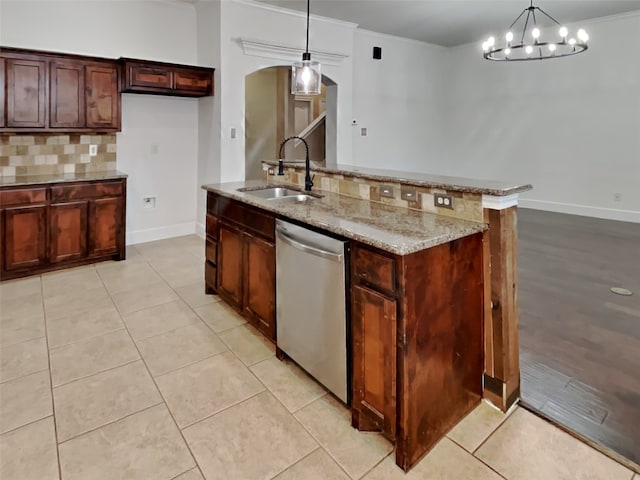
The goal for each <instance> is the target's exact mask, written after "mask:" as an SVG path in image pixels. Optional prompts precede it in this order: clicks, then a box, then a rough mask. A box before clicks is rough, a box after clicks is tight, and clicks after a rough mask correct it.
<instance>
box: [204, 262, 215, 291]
mask: <svg viewBox="0 0 640 480" xmlns="http://www.w3.org/2000/svg"><path fill="white" fill-rule="evenodd" d="M204 283H205V285H207V286H209V287H212V288H213V289H215V288H216V266H215V265H214V264H212V263H210V262H204Z"/></svg>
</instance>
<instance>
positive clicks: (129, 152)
mask: <svg viewBox="0 0 640 480" xmlns="http://www.w3.org/2000/svg"><path fill="white" fill-rule="evenodd" d="M0 44H2V45H5V46H13V47H21V48H33V49H40V50H51V51H56V52H68V53H77V54H85V55H93V56H104V57H109V58H118V57H121V56H123V57H133V58H142V59H146V60H159V61H168V62H176V63H185V64H197V60H198V59H197V49H196V16H195V9H194V7H193V6H192V5H190V4H188V3H181V2H165V1H137V0H128V1H126V2H124V1H99V0H96V1H90V2H86V1H55V0H54V1H32V0H19V1H12V0H2V1H1V2H0ZM122 113H123V118H122V133H121V134H118V139H117V142H118V152H117V165H118V169H120V170H122V171H124V172H125V173H127V174H129V178H128V198H127V242H128V243H137V242H139V241H147V240H154V239H158V238H165V237H168V236H174V235H184V234H187V233H193V232H194V231H195V216H196V213H195V212H196V188H197V178H196V168H197V145H198V143H197V142H198V101H197V100H193V99H179V98H163V97H158V96H147V95H130V94H127V95H123V96H122ZM152 144H155V145H157V149H158V153H157V154H152V153H151V150H152V149H151V146H152ZM147 194H150V195H156V196H157V207H156V210H155V211H153V210H143V209H142V195H147Z"/></svg>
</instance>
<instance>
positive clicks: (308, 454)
mask: <svg viewBox="0 0 640 480" xmlns="http://www.w3.org/2000/svg"><path fill="white" fill-rule="evenodd" d="M318 450H322V447H321V446H320V445H318V446H316V448H314V449H313V450H311V451H310V452H309V453H307V454H306V455H303V456H302V457H301V458H299V459H298V460H296V461H295V462H293V463H292V464H291V465H289V466H288V467H286V468H285V469H283V470H280V471H279V472H278V473H276V474H275V475H274V476H272V477H270V480H273V479H274V478H276V477H277V476H278V475H282V474H283V473H284V472H286V471H287V470H289V469H290V468H293V467H295V466H296V465H298V464H299V463H300V462H302V461H304V460H305V459H306V458H308V457H310V456H311V455H313V454H314V453H315V452H317V451H318Z"/></svg>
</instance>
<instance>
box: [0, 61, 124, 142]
mask: <svg viewBox="0 0 640 480" xmlns="http://www.w3.org/2000/svg"><path fill="white" fill-rule="evenodd" d="M119 68H120V67H119V63H118V62H117V61H116V60H108V59H100V58H93V57H81V56H77V55H65V54H54V53H49V52H36V51H29V50H18V49H6V48H3V49H1V50H0V95H1V97H0V133H14V132H15V133H20V132H118V131H120V93H119V91H120V88H119V86H120V85H119V81H120V75H119ZM3 87H4V88H3Z"/></svg>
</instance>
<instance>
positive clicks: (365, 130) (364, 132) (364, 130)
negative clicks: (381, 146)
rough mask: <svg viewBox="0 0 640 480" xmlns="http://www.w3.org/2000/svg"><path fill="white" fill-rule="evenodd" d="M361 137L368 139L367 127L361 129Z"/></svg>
mask: <svg viewBox="0 0 640 480" xmlns="http://www.w3.org/2000/svg"><path fill="white" fill-rule="evenodd" d="M360 136H361V137H366V136H367V129H366V127H363V128H361V129H360Z"/></svg>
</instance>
